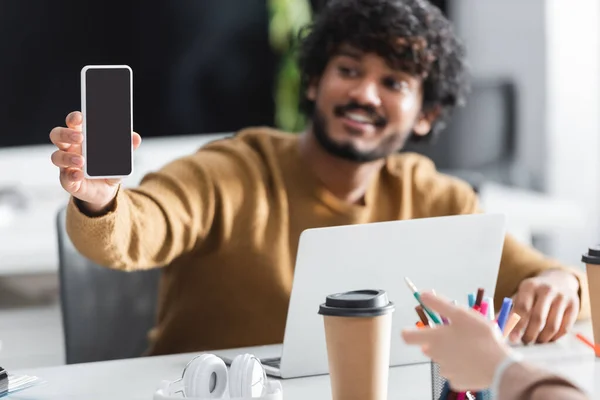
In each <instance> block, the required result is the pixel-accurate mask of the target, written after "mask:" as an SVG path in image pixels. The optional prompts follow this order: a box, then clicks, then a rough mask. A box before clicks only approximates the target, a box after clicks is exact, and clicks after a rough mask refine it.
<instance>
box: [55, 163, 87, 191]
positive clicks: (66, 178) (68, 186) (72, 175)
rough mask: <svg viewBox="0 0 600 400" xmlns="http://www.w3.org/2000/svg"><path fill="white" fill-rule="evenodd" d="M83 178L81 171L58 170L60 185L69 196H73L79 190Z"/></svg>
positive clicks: (72, 169)
mask: <svg viewBox="0 0 600 400" xmlns="http://www.w3.org/2000/svg"><path fill="white" fill-rule="evenodd" d="M83 178H84V175H83V171H81V170H79V169H74V168H62V169H61V170H60V185H61V186H62V187H63V189H65V190H66V191H67V192H69V193H71V194H74V193H76V192H77V191H78V190H79V188H80V187H81V183H82V181H83Z"/></svg>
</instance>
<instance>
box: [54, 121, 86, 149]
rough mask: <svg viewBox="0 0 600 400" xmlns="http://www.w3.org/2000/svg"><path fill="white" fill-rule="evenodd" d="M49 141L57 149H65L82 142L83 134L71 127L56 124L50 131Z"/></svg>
mask: <svg viewBox="0 0 600 400" xmlns="http://www.w3.org/2000/svg"><path fill="white" fill-rule="evenodd" d="M50 141H51V142H52V143H53V144H54V145H55V146H56V147H58V148H59V149H61V150H66V149H68V148H69V147H71V146H72V145H79V144H81V143H82V142H83V135H82V134H81V132H78V131H76V130H74V129H71V128H64V127H62V126H58V127H56V128H54V129H52V130H51V131H50Z"/></svg>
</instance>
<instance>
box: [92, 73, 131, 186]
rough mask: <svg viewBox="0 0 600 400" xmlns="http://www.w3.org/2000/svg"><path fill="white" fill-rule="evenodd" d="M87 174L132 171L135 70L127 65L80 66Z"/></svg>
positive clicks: (119, 174)
mask: <svg viewBox="0 0 600 400" xmlns="http://www.w3.org/2000/svg"><path fill="white" fill-rule="evenodd" d="M81 112H82V114H83V126H82V132H83V145H82V155H83V157H84V168H83V169H84V174H85V177H86V178H88V179H105V178H124V177H127V176H130V175H131V174H132V173H133V145H132V142H131V135H132V134H133V72H132V70H131V68H130V67H129V66H127V65H87V66H85V67H83V68H82V69H81Z"/></svg>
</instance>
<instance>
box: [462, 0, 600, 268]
mask: <svg viewBox="0 0 600 400" xmlns="http://www.w3.org/2000/svg"><path fill="white" fill-rule="evenodd" d="M450 5H451V9H450V14H451V16H452V18H453V20H454V21H455V23H456V28H457V30H458V33H459V34H460V35H461V37H463V39H464V40H465V42H466V45H467V49H468V52H469V60H470V62H471V67H472V71H473V74H474V75H475V76H476V77H481V78H486V77H498V76H501V77H509V78H512V79H514V80H515V82H516V83H517V91H518V121H517V143H516V147H517V148H516V162H517V164H518V165H520V167H521V168H518V169H517V170H516V172H517V173H516V174H515V178H517V179H516V182H517V184H519V185H521V186H524V187H530V188H533V189H537V190H540V191H542V192H544V193H547V194H549V195H551V196H552V197H554V198H555V199H557V200H565V201H568V202H571V203H572V204H574V205H576V206H578V207H579V208H580V210H581V212H582V213H583V216H584V221H583V226H581V227H576V225H577V223H574V224H573V226H570V227H567V226H565V227H564V229H558V230H556V231H555V232H552V234H551V235H550V236H549V237H548V240H547V241H546V242H545V243H544V246H542V247H543V250H544V251H546V252H548V253H549V254H550V255H552V256H555V257H557V258H559V259H561V260H563V261H565V262H569V263H573V264H580V261H579V259H580V254H581V251H582V248H585V246H587V245H588V243H594V242H600V116H599V113H598V110H600V78H599V77H600V2H598V1H597V0H576V1H574V2H569V1H564V0H527V1H522V0H503V1H496V0H459V1H455V2H452V3H451V4H450ZM523 172H524V173H523ZM584 175H586V176H585V177H584ZM549 217H550V216H549ZM574 222H575V221H574Z"/></svg>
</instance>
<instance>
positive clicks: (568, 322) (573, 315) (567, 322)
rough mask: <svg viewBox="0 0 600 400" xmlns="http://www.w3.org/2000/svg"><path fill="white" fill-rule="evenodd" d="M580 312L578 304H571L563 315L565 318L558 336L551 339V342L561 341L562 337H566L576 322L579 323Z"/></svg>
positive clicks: (557, 333)
mask: <svg viewBox="0 0 600 400" xmlns="http://www.w3.org/2000/svg"><path fill="white" fill-rule="evenodd" d="M578 310H579V307H578V303H573V302H571V303H570V304H569V305H568V306H567V308H566V309H565V312H564V314H563V317H562V322H561V324H560V328H558V331H557V332H556V334H555V335H554V336H553V337H552V339H550V340H551V341H555V340H558V339H560V338H561V337H563V336H564V335H566V334H567V332H569V330H571V328H572V327H573V325H574V324H575V321H577V313H578Z"/></svg>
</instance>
